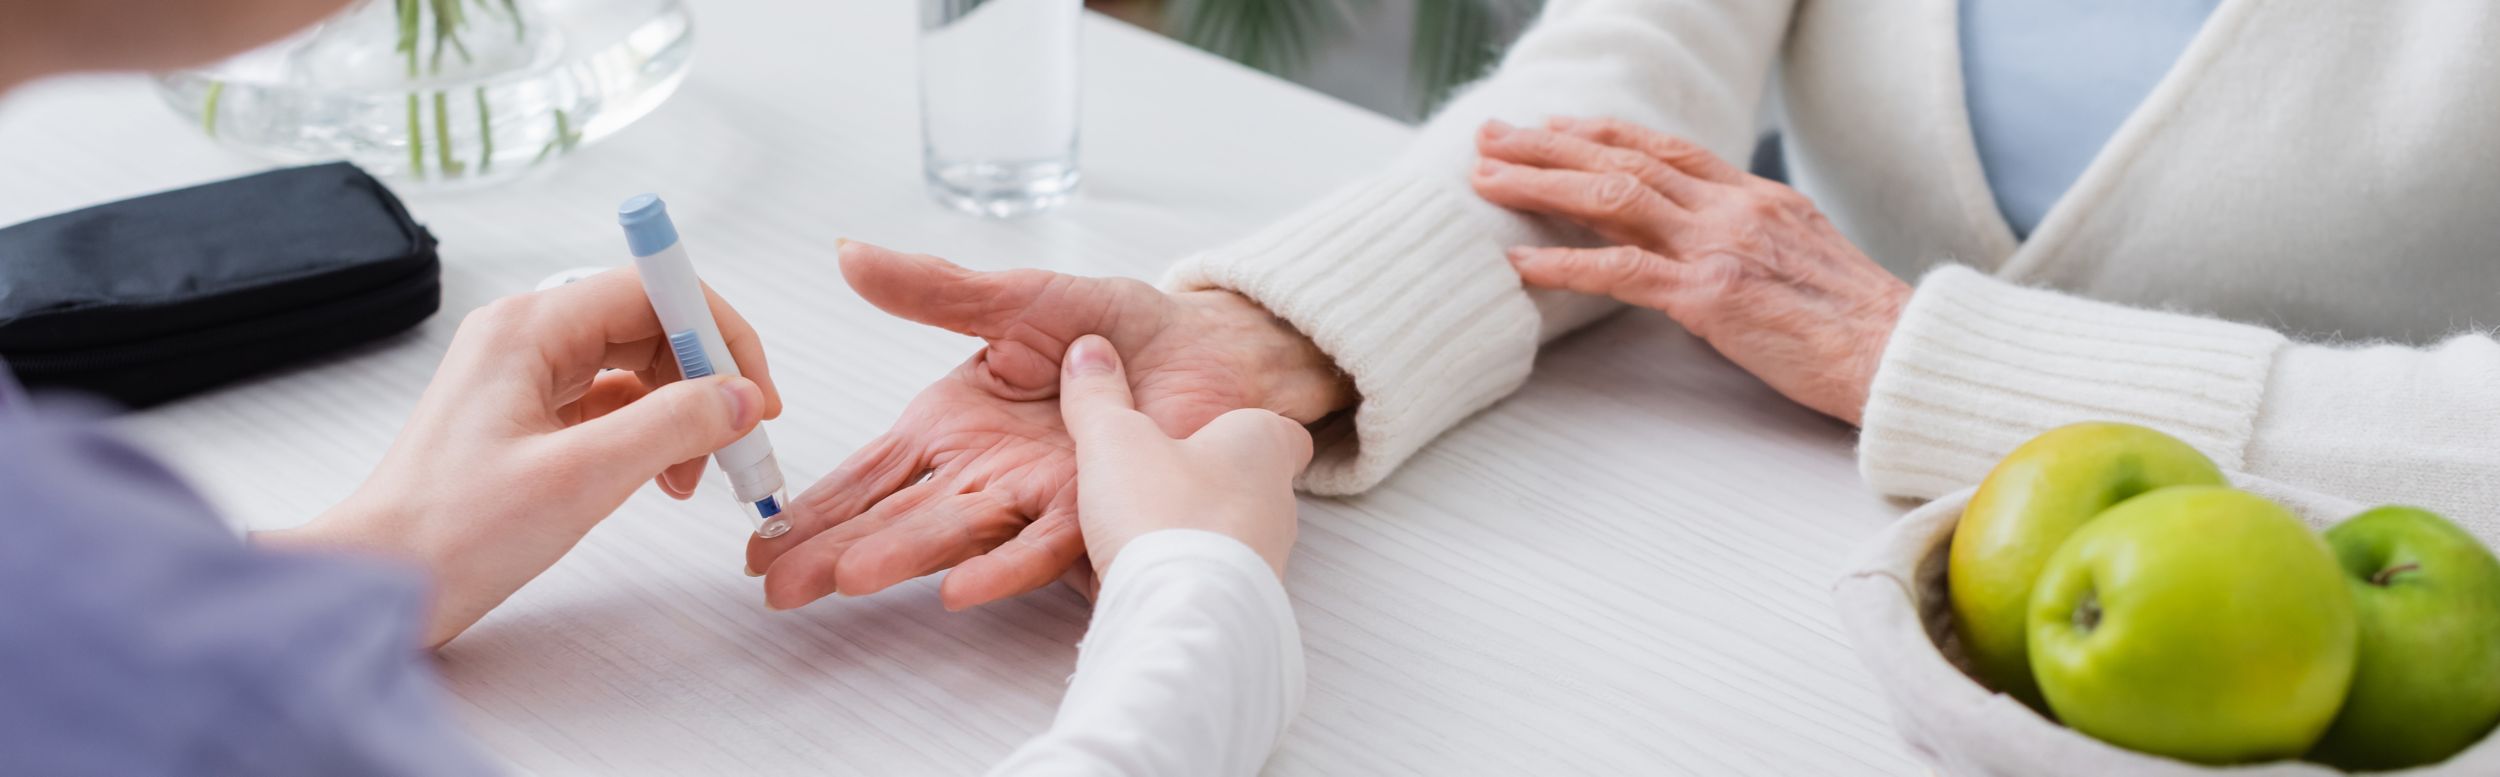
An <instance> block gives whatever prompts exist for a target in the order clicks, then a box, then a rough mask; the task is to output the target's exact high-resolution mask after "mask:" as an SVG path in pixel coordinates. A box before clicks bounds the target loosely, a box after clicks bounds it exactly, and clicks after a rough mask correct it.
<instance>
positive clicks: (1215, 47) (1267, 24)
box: [1164, 0, 1352, 75]
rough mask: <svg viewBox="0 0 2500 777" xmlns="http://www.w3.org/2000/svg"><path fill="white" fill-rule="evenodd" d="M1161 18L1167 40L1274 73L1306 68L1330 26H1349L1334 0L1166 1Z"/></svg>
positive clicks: (1346, 15)
mask: <svg viewBox="0 0 2500 777" xmlns="http://www.w3.org/2000/svg"><path fill="white" fill-rule="evenodd" d="M1164 14H1165V16H1164V26H1165V28H1166V32H1168V33H1170V34H1171V35H1172V36H1173V37H1175V38H1179V39H1180V40H1182V41H1183V42H1186V43H1188V44H1189V45H1192V46H1196V47H1198V48H1202V49H1206V50H1207V51H1211V52H1214V53H1216V54H1217V55H1220V56H1223V57H1225V58H1227V59H1231V60H1233V61H1235V62H1240V63H1242V64H1245V65H1249V66H1251V67H1255V68H1258V69H1260V70H1265V71H1267V72H1270V73H1275V74H1277V75H1291V74H1293V73H1294V72H1296V71H1299V70H1300V69H1301V68H1302V67H1303V66H1304V65H1307V64H1309V63H1310V58H1311V49H1312V47H1313V46H1314V45H1315V44H1316V43H1317V42H1318V38H1319V35H1320V34H1321V32H1322V31H1323V28H1324V27H1325V26H1326V25H1328V24H1329V23H1330V22H1332V21H1333V22H1335V23H1337V24H1339V25H1348V24H1351V23H1352V15H1351V14H1350V13H1349V12H1348V11H1347V10H1346V8H1344V7H1343V6H1341V5H1339V4H1337V2H1335V1H1334V0H1171V4H1170V5H1169V6H1166V7H1165V9H1164Z"/></svg>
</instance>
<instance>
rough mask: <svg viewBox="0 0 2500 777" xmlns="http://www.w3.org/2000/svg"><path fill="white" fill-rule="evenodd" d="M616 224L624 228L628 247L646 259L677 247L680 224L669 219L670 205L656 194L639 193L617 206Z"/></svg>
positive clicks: (636, 254) (635, 254)
mask: <svg viewBox="0 0 2500 777" xmlns="http://www.w3.org/2000/svg"><path fill="white" fill-rule="evenodd" d="M616 223H618V224H622V225H624V226H625V245H626V247H628V248H631V249H633V251H634V256H637V257H643V256H650V255H652V254H656V253H659V252H661V251H666V250H668V247H669V246H673V245H676V244H677V225H676V224H673V223H670V222H669V220H668V203H665V202H661V201H660V195H657V194H637V195H634V196H632V197H628V198H626V200H625V204H623V205H618V206H616Z"/></svg>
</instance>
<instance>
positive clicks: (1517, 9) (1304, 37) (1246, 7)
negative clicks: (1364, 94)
mask: <svg viewBox="0 0 2500 777" xmlns="http://www.w3.org/2000/svg"><path fill="white" fill-rule="evenodd" d="M1345 2H1346V0H1165V2H1164V3H1163V6H1162V9H1161V11H1162V17H1163V26H1164V29H1165V31H1166V32H1168V33H1170V34H1171V35H1172V36H1173V37H1175V38H1178V39H1180V40H1182V41H1184V42H1187V43H1189V44H1190V45H1193V46H1197V47H1199V48H1202V49H1206V50H1208V51H1211V52H1214V53H1216V54H1218V55H1222V56H1224V57H1226V58H1228V59H1232V60H1233V61H1236V62H1240V63H1243V64H1246V65H1249V66H1251V67H1255V68H1258V69H1260V70H1265V71H1267V72H1270V73H1275V74H1277V75H1282V76H1292V75H1294V74H1296V73H1297V72H1299V71H1300V70H1301V68H1302V67H1304V66H1305V65H1307V64H1309V61H1310V56H1311V50H1312V48H1313V47H1314V46H1315V45H1316V44H1317V41H1318V39H1319V38H1320V36H1322V35H1324V34H1326V33H1328V32H1329V31H1330V25H1332V24H1334V25H1336V26H1337V27H1338V28H1340V29H1343V28H1350V27H1352V26H1353V25H1354V14H1353V12H1352V11H1351V10H1350V9H1349V8H1348V6H1346V5H1345ZM1414 3H1415V6H1414V7H1415V17H1414V22H1413V23H1414V44H1413V47H1412V48H1411V49H1410V50H1409V52H1408V54H1409V57H1408V61H1409V63H1410V66H1409V70H1408V78H1407V91H1408V94H1409V97H1410V99H1411V100H1413V108H1414V111H1415V115H1417V116H1423V115H1428V114H1430V113H1431V112H1432V110H1433V109H1434V108H1437V107H1439V106H1440V104H1441V102H1442V101H1444V100H1446V99H1448V98H1449V96H1450V94H1451V92H1452V91H1454V90H1456V89H1457V88H1458V87H1460V86H1463V85H1465V84H1466V83H1468V82H1470V81H1474V80H1476V79H1477V78H1479V77H1481V76H1483V75H1484V73H1485V71H1486V70H1488V69H1490V68H1491V67H1492V66H1493V63H1494V62H1496V61H1497V60H1499V59H1500V57H1501V50H1502V47H1503V46H1504V45H1506V44H1507V43H1508V41H1507V40H1506V36H1507V34H1508V33H1509V32H1510V31H1512V30H1515V29H1516V28H1517V27H1518V25H1519V23H1521V22H1523V21H1525V20H1526V19H1527V17H1529V16H1530V15H1533V14H1534V13H1535V12H1536V10H1537V8H1538V7H1539V6H1541V5H1542V4H1543V0H1414Z"/></svg>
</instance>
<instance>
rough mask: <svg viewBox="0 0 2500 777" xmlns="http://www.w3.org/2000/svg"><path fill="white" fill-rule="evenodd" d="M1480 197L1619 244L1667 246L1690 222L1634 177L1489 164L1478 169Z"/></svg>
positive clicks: (1654, 191)
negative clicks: (1554, 219)
mask: <svg viewBox="0 0 2500 777" xmlns="http://www.w3.org/2000/svg"><path fill="white" fill-rule="evenodd" d="M1475 186H1476V193H1477V194H1478V195H1480V196H1482V197H1484V199H1485V200H1486V201H1488V202H1491V203H1493V204H1495V205H1500V206H1502V207H1505V208H1510V209H1512V210H1522V211H1528V212H1532V213H1546V214H1552V215H1556V216H1561V217H1564V218H1568V219H1571V220H1573V221H1576V222H1579V223H1581V224H1583V225H1586V226H1587V227H1589V228H1590V229H1592V230H1596V232H1597V233H1598V234H1599V235H1603V236H1605V237H1606V239H1608V240H1610V241H1613V242H1617V243H1635V244H1642V245H1665V244H1667V243H1668V242H1671V238H1672V236H1673V235H1674V233H1675V232H1676V231H1677V229H1678V227H1680V226H1681V225H1682V224H1683V223H1684V221H1685V219H1686V217H1685V212H1684V210H1683V209H1682V208H1679V207H1676V205H1675V203H1673V202H1669V201H1668V200H1667V197H1666V195H1663V194H1659V193H1658V190H1656V189H1652V188H1650V187H1649V185H1648V184H1646V183H1643V182H1641V179H1640V178H1638V177H1635V176H1633V175H1632V174H1630V173H1592V172H1587V171H1583V170H1547V169H1543V168H1537V167H1528V166H1526V165H1515V164H1511V163H1508V162H1504V161H1501V160H1498V159H1486V160H1484V161H1482V162H1480V163H1478V164H1477V165H1476V173H1475Z"/></svg>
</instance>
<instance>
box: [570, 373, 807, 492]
mask: <svg viewBox="0 0 2500 777" xmlns="http://www.w3.org/2000/svg"><path fill="white" fill-rule="evenodd" d="M763 420H764V390H763V389H761V388H758V387H757V386H756V385H755V382H754V381H751V380H747V379H746V378H729V377H712V378H701V379H697V380H681V381H677V382H675V383H670V384H668V385H665V386H661V387H660V388H659V389H658V390H655V391H652V392H651V393H650V394H647V395H644V396H643V397H642V398H641V399H637V400H634V401H632V402H629V403H626V405H625V406H624V407H620V408H617V409H616V410H614V411H612V412H609V413H608V414H607V415H603V416H600V417H598V418H593V419H591V420H588V421H584V422H582V423H581V424H580V425H577V426H574V427H573V428H570V429H566V430H563V431H560V432H556V433H555V434H554V435H552V437H553V438H554V439H555V440H556V441H557V445H558V446H559V448H560V449H561V450H562V453H561V455H562V456H564V457H565V459H566V460H567V461H568V462H569V463H570V464H571V465H572V466H573V468H572V469H571V471H572V472H577V473H582V475H581V476H582V477H585V478H590V479H595V480H596V481H597V482H599V483H601V484H609V485H615V486H617V487H619V488H622V489H624V490H632V489H633V488H635V487H637V486H639V485H641V483H642V482H643V481H646V480H650V479H651V478H653V477H656V476H658V475H659V474H660V472H661V471H662V470H665V469H668V468H669V465H672V464H676V463H678V462H681V461H686V460H688V459H699V458H702V457H704V456H709V455H711V454H712V453H713V452H714V451H718V450H720V449H721V448H723V447H726V446H728V445H729V444H730V443H732V442H736V441H737V440H738V438H739V437H743V436H745V435H746V433H747V432H748V431H750V430H752V429H754V428H755V425H756V424H757V423H759V422H761V421H763Z"/></svg>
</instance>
